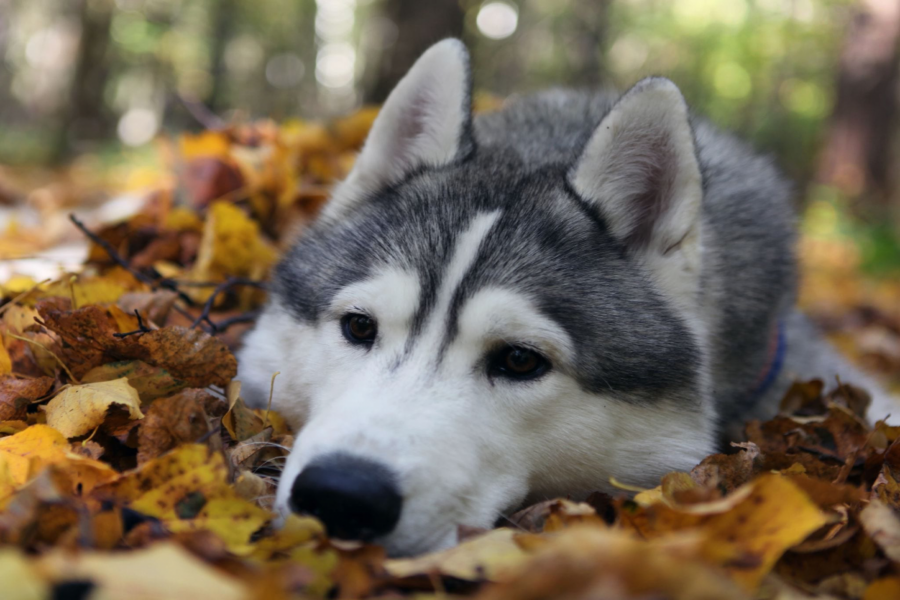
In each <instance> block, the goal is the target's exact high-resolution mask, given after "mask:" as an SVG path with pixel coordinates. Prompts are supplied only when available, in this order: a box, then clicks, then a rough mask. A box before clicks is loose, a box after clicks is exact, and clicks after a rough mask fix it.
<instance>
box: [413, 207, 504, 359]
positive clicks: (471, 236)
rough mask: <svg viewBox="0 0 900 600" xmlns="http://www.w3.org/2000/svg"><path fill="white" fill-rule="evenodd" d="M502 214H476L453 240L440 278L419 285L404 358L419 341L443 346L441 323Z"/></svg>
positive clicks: (493, 212)
mask: <svg viewBox="0 0 900 600" xmlns="http://www.w3.org/2000/svg"><path fill="white" fill-rule="evenodd" d="M501 212H502V211H500V210H494V211H491V212H482V213H478V214H477V215H476V216H475V218H474V219H472V220H471V221H470V222H469V224H468V225H467V227H466V229H465V230H464V231H463V232H462V233H461V234H459V235H458V236H457V237H456V240H455V243H454V245H453V250H452V252H451V254H450V259H449V261H446V262H445V263H444V265H443V269H442V270H441V272H440V274H439V276H438V277H437V278H435V279H434V280H432V282H431V283H432V284H433V285H427V286H422V291H421V296H420V300H419V307H418V310H417V312H416V315H415V317H414V319H413V321H414V323H418V324H419V326H414V327H412V328H411V329H410V335H409V338H408V340H407V345H406V350H405V354H406V355H409V353H410V352H412V349H413V346H414V345H415V343H416V341H417V339H418V338H427V339H429V340H434V342H435V344H436V345H442V342H441V341H440V339H439V337H440V336H442V335H443V331H444V323H445V322H446V318H447V315H448V314H449V312H450V306H451V303H452V302H453V298H454V296H455V294H456V290H457V288H459V286H460V285H461V284H462V282H463V280H464V279H465V277H466V274H467V273H468V272H469V270H470V269H471V268H472V266H473V264H474V263H475V261H476V259H477V258H478V255H479V251H480V249H481V247H482V245H483V243H484V241H485V239H487V237H488V235H489V234H490V232H491V229H492V228H493V227H494V224H495V223H496V222H497V220H498V218H499V217H500V214H501ZM428 275H433V274H430V273H422V274H421V276H422V277H423V278H424V277H427V276H428Z"/></svg>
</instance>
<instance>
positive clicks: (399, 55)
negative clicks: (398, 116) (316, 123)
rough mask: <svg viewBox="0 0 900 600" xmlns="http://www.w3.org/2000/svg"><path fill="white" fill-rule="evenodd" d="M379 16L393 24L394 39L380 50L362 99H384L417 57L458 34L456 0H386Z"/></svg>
mask: <svg viewBox="0 0 900 600" xmlns="http://www.w3.org/2000/svg"><path fill="white" fill-rule="evenodd" d="M382 15H383V16H384V17H385V18H387V19H389V20H390V21H392V22H393V23H394V25H396V26H397V38H396V39H397V41H396V42H395V43H394V44H393V45H392V46H390V47H388V48H386V49H384V51H383V54H382V56H381V59H380V60H379V61H378V66H377V69H378V71H377V73H376V75H375V77H374V78H373V80H372V82H371V84H370V85H369V86H367V89H366V91H365V95H364V99H365V101H366V102H372V103H380V102H384V100H385V98H387V96H388V94H389V93H390V92H391V90H392V89H394V86H395V85H397V82H398V81H400V79H401V78H402V77H403V76H404V75H405V74H406V72H407V71H408V70H409V68H410V67H411V66H412V65H413V63H414V62H415V61H416V59H417V58H419V56H420V55H421V54H422V53H423V52H424V51H425V50H427V49H428V47H429V46H431V45H432V44H433V43H435V42H437V41H440V40H442V39H443V38H445V37H461V36H462V32H463V17H464V13H463V10H462V7H461V6H460V0H428V1H427V2H425V1H423V0H386V1H385V2H384V8H383V11H382Z"/></svg>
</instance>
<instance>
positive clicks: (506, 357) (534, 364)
mask: <svg viewBox="0 0 900 600" xmlns="http://www.w3.org/2000/svg"><path fill="white" fill-rule="evenodd" d="M489 368H490V371H491V374H493V375H500V376H502V377H508V378H510V379H519V380H526V379H537V378H538V377H540V376H541V375H543V374H544V373H546V372H547V371H548V370H549V368H550V361H548V360H547V359H546V358H544V357H543V356H541V355H540V354H538V353H537V352H535V351H534V350H529V349H528V348H522V347H521V346H507V347H505V348H503V349H501V350H500V351H499V352H497V353H495V354H494V355H493V356H492V357H491V359H490V364H489Z"/></svg>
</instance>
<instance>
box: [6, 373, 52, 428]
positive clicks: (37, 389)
mask: <svg viewBox="0 0 900 600" xmlns="http://www.w3.org/2000/svg"><path fill="white" fill-rule="evenodd" d="M53 382H54V381H53V378H52V377H37V378H35V379H26V378H24V377H17V376H15V375H0V421H11V420H15V419H23V418H25V410H26V409H27V408H28V405H29V404H31V403H32V402H34V401H36V400H38V399H39V398H41V397H43V396H46V395H47V394H48V393H49V392H50V390H51V388H53Z"/></svg>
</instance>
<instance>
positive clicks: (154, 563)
mask: <svg viewBox="0 0 900 600" xmlns="http://www.w3.org/2000/svg"><path fill="white" fill-rule="evenodd" d="M38 568H39V570H40V572H41V573H43V574H44V575H45V576H46V577H47V578H48V579H49V580H50V581H53V582H55V583H60V582H65V581H86V582H91V583H92V584H93V587H94V588H95V590H94V591H93V592H92V597H97V598H110V599H120V598H121V599H124V598H128V599H130V600H157V599H158V598H162V597H164V598H166V600H197V599H198V598H215V599H216V600H245V599H246V598H247V597H248V594H249V589H247V588H246V587H245V585H244V584H242V583H241V582H240V581H238V580H237V579H235V578H233V577H231V576H230V575H228V574H227V573H224V572H222V571H220V570H217V569H213V568H212V567H210V566H208V565H206V564H205V563H203V562H202V561H200V560H198V559H197V558H194V557H193V556H192V555H191V554H190V553H188V552H187V551H185V550H184V549H182V548H181V547H180V546H178V545H177V544H174V543H171V542H159V543H157V544H154V545H153V546H151V547H149V548H146V549H142V550H132V551H131V552H112V553H110V552H82V553H78V554H73V553H70V552H59V551H58V552H53V553H50V554H48V555H46V556H44V557H42V558H41V559H40V561H39V562H38Z"/></svg>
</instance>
